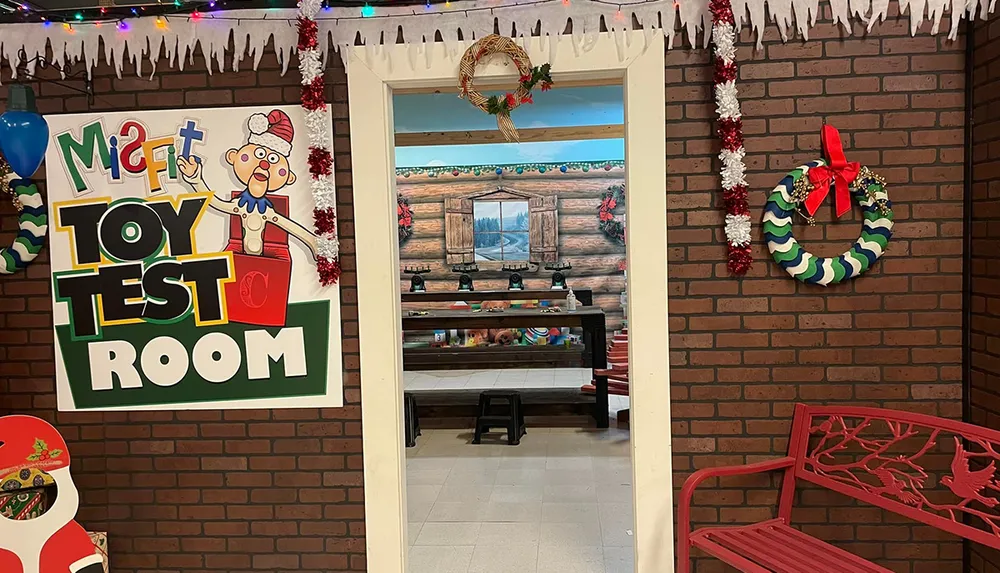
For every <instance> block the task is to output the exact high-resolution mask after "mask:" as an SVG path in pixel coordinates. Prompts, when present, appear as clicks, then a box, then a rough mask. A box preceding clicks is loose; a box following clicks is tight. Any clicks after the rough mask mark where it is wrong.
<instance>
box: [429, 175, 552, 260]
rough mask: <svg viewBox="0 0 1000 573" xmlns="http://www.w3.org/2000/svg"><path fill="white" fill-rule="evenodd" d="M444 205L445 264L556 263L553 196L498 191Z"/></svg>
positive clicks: (451, 199)
mask: <svg viewBox="0 0 1000 573" xmlns="http://www.w3.org/2000/svg"><path fill="white" fill-rule="evenodd" d="M444 203H445V244H446V251H447V255H446V258H447V260H446V262H447V263H448V264H458V263H473V262H476V263H490V262H503V261H525V262H527V261H530V262H534V263H543V262H555V261H556V259H557V244H558V239H559V236H558V220H557V219H558V214H557V211H556V197H554V196H546V197H542V196H536V195H531V194H527V193H521V192H518V191H514V190H512V189H505V188H500V189H497V190H496V191H492V192H489V193H478V194H474V195H469V196H466V197H457V198H448V199H445V202H444Z"/></svg>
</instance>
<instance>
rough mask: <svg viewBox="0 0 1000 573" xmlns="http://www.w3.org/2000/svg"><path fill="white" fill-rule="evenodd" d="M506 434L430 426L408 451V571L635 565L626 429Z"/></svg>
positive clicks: (581, 569) (577, 572)
mask: <svg viewBox="0 0 1000 573" xmlns="http://www.w3.org/2000/svg"><path fill="white" fill-rule="evenodd" d="M502 437H503V436H502V435H498V436H497V438H498V439H497V440H495V441H493V442H491V443H487V442H486V440H485V439H484V443H483V444H481V445H472V444H470V443H469V441H470V440H471V433H470V432H469V431H468V430H424V432H423V435H422V436H420V437H419V438H418V439H417V447H415V448H409V449H407V451H406V454H407V462H406V471H407V475H406V479H407V496H408V513H409V522H410V523H409V540H410V567H409V573H632V571H633V565H632V563H633V561H632V559H633V558H632V532H631V527H632V485H631V480H632V469H631V461H630V460H629V457H628V456H629V449H628V446H629V443H628V432H627V431H621V430H615V429H611V430H593V429H561V428H554V429H550V428H529V429H528V434H527V435H526V436H524V437H523V438H521V444H520V445H519V446H507V445H505V444H504V443H503V441H502Z"/></svg>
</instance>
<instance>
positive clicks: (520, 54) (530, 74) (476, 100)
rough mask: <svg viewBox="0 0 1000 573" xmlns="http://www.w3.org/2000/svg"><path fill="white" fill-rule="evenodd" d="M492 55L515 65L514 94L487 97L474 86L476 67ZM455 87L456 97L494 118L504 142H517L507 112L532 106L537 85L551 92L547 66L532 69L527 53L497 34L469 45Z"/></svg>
mask: <svg viewBox="0 0 1000 573" xmlns="http://www.w3.org/2000/svg"><path fill="white" fill-rule="evenodd" d="M494 54H503V55H505V56H507V57H508V58H510V59H511V61H512V62H514V65H515V66H516V67H517V73H518V76H519V81H518V84H517V88H516V89H515V90H514V91H513V92H507V93H506V94H504V95H503V96H495V95H494V96H490V97H486V96H484V95H483V94H482V93H480V92H479V91H477V90H476V89H475V88H474V87H473V85H472V84H473V79H474V78H475V75H476V66H477V65H478V64H479V62H480V61H482V60H483V58H487V57H489V56H492V55H494ZM458 69H459V72H458V84H459V97H463V98H468V100H469V103H471V104H472V105H474V106H476V107H478V108H479V109H481V110H483V111H485V112H486V113H488V114H490V115H495V116H497V127H498V128H499V129H500V133H502V134H503V136H504V139H506V140H507V141H517V140H518V135H517V128H515V127H514V122H513V121H511V119H510V112H512V111H513V110H514V109H516V108H517V107H518V106H520V105H521V104H526V103H534V101H533V100H532V98H531V90H532V89H534V87H535V86H536V85H539V84H540V87H541V88H542V91H543V92H544V91H548V90H550V89H552V75H551V74H550V71H549V70H550V67H549V64H545V65H543V66H532V65H531V60H530V59H529V58H528V53H527V52H525V51H524V48H522V47H521V46H518V45H517V44H516V43H514V40H512V39H510V38H508V37H506V36H500V35H497V34H490V35H489V36H485V37H484V38H481V39H480V40H478V41H477V42H476V43H474V44H472V45H471V46H469V49H468V50H466V51H465V54H463V55H462V61H461V62H460V63H459V68H458Z"/></svg>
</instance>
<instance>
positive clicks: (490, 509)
mask: <svg viewBox="0 0 1000 573" xmlns="http://www.w3.org/2000/svg"><path fill="white" fill-rule="evenodd" d="M541 517H542V503H541V502H538V501H536V502H524V503H502V502H490V503H488V504H486V514H485V515H484V516H483V518H482V520H481V521H518V522H529V523H530V522H538V521H540V520H541Z"/></svg>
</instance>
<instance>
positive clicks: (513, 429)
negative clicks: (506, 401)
mask: <svg viewBox="0 0 1000 573" xmlns="http://www.w3.org/2000/svg"><path fill="white" fill-rule="evenodd" d="M519 402H520V400H518V399H517V396H515V397H513V398H511V400H510V422H509V423H508V425H507V444H508V445H511V446H516V445H518V444H520V443H521V408H520V406H521V405H520V403H519Z"/></svg>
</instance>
